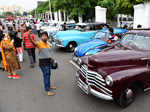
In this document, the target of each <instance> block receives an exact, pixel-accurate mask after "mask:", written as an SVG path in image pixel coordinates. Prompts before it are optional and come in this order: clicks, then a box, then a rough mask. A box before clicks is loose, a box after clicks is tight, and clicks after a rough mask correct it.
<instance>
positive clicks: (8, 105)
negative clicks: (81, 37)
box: [0, 49, 150, 112]
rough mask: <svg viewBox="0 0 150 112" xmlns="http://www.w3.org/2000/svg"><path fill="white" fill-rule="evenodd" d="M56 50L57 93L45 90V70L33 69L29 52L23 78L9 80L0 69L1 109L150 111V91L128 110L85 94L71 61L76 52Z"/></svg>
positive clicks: (54, 78) (20, 111)
mask: <svg viewBox="0 0 150 112" xmlns="http://www.w3.org/2000/svg"><path fill="white" fill-rule="evenodd" d="M53 53H54V56H55V57H56V59H57V61H58V62H59V69H58V70H56V71H53V74H52V84H54V85H56V87H57V90H56V96H47V95H46V94H45V93H44V91H43V86H42V84H43V83H42V75H41V71H40V69H39V67H38V65H37V66H36V67H35V68H34V69H30V68H29V61H28V58H27V55H26V54H25V62H24V64H23V68H22V70H21V71H18V73H19V74H21V77H22V78H21V79H20V80H9V79H7V73H4V72H0V112H149V105H150V97H149V96H150V93H146V94H141V95H140V96H139V97H138V98H137V99H136V102H135V103H134V104H132V105H131V106H130V107H128V108H126V109H121V108H120V107H118V105H116V104H115V103H113V102H107V101H103V100H101V99H98V98H96V97H94V96H87V95H85V94H84V93H83V92H82V91H81V90H80V89H79V88H78V87H77V86H76V81H75V72H76V69H75V68H74V67H73V66H72V65H71V64H70V63H69V60H70V59H71V55H72V54H70V53H66V52H64V51H61V50H59V49H53Z"/></svg>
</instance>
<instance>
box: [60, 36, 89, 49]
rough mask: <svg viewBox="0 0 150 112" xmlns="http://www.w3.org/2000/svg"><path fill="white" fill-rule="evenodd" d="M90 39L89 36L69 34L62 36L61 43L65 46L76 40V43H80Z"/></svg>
mask: <svg viewBox="0 0 150 112" xmlns="http://www.w3.org/2000/svg"><path fill="white" fill-rule="evenodd" d="M90 40H91V39H90V37H89V38H88V37H87V38H86V37H85V36H71V37H67V38H62V44H63V46H64V47H67V46H68V44H69V43H70V42H76V44H77V45H80V44H82V43H84V42H87V41H90Z"/></svg>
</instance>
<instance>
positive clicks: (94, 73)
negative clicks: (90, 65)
mask: <svg viewBox="0 0 150 112" xmlns="http://www.w3.org/2000/svg"><path fill="white" fill-rule="evenodd" d="M88 73H91V74H95V75H98V76H99V77H100V78H102V76H101V75H100V74H98V73H96V72H93V71H89V70H88Z"/></svg>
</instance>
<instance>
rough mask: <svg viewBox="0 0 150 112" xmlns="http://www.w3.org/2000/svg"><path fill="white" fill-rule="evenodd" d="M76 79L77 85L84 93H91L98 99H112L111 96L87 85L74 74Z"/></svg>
mask: <svg viewBox="0 0 150 112" xmlns="http://www.w3.org/2000/svg"><path fill="white" fill-rule="evenodd" d="M76 77H77V80H78V87H79V88H80V89H82V90H83V91H84V92H85V93H86V94H92V95H94V96H96V97H98V98H100V99H103V100H107V101H112V100H113V97H111V96H108V95H106V94H103V93H100V92H98V91H96V90H94V89H92V88H90V87H89V86H88V85H86V84H85V83H84V82H83V81H82V80H81V79H80V78H79V76H78V74H76Z"/></svg>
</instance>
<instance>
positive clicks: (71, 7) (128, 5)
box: [30, 0, 150, 21]
mask: <svg viewBox="0 0 150 112" xmlns="http://www.w3.org/2000/svg"><path fill="white" fill-rule="evenodd" d="M144 1H150V0H51V3H52V12H54V11H58V10H61V11H64V10H65V11H66V12H67V13H68V15H69V18H72V19H75V20H76V21H78V16H81V15H82V17H83V19H84V20H88V19H90V18H92V17H95V9H94V8H95V6H97V5H99V6H101V7H105V8H107V19H109V20H115V19H116V17H117V14H119V13H123V14H131V15H133V12H134V11H133V6H134V5H135V4H139V3H143V2H144ZM48 10H49V0H48V1H46V2H41V3H40V4H39V5H38V7H37V8H36V13H37V14H38V13H45V12H46V11H48ZM30 14H32V15H34V14H35V10H33V11H31V12H30Z"/></svg>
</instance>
